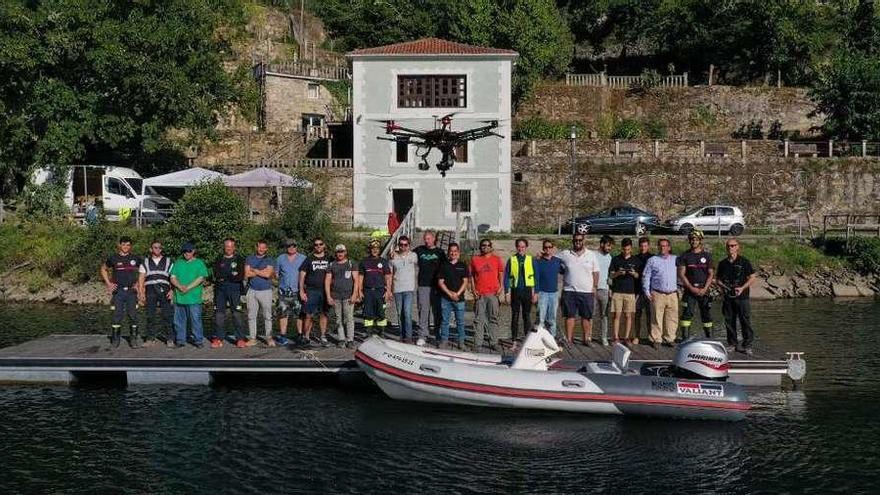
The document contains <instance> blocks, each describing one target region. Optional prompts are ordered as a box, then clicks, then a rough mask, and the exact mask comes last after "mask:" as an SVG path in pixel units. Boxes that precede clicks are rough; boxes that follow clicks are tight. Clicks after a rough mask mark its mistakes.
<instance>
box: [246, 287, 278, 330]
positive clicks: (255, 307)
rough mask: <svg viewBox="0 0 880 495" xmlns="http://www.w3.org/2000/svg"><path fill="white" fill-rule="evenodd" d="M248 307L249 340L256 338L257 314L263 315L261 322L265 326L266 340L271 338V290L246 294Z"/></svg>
mask: <svg viewBox="0 0 880 495" xmlns="http://www.w3.org/2000/svg"><path fill="white" fill-rule="evenodd" d="M247 307H248V337H249V338H250V339H251V340H255V339H256V338H257V313H258V312H262V313H263V321H264V322H265V325H266V340H269V339H270V338H272V289H267V290H254V289H251V290H249V291H248V293H247Z"/></svg>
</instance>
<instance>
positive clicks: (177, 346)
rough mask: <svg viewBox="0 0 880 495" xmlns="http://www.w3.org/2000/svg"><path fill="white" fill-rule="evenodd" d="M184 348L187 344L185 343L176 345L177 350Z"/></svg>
mask: <svg viewBox="0 0 880 495" xmlns="http://www.w3.org/2000/svg"><path fill="white" fill-rule="evenodd" d="M184 347H186V344H184V343H183V342H180V343H177V344H174V348H175V349H183V348H184Z"/></svg>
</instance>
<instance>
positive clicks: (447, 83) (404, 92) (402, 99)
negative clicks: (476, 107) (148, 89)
mask: <svg viewBox="0 0 880 495" xmlns="http://www.w3.org/2000/svg"><path fill="white" fill-rule="evenodd" d="M466 92H467V78H466V77H465V76H463V75H453V76H446V75H442V76H441V75H423V76H397V106H398V108H464V107H466V106H467V94H466Z"/></svg>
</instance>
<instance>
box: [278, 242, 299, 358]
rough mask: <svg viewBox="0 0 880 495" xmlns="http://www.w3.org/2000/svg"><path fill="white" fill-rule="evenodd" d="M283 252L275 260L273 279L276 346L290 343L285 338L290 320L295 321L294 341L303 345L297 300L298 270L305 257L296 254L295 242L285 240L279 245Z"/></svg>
mask: <svg viewBox="0 0 880 495" xmlns="http://www.w3.org/2000/svg"><path fill="white" fill-rule="evenodd" d="M281 247H282V248H284V252H283V253H281V254H280V255H278V258H276V259H275V278H277V279H278V336H277V337H275V341H276V342H277V343H278V345H281V346H286V345H288V344H289V343H290V340H288V338H287V324H288V321H290V318H295V319H296V341H297V343H298V344H302V343H303V340H304V339H303V337H302V320H301V319H300V317H299V316H300V310H301V309H302V302H301V301H300V299H299V269H300V268H301V267H302V264H303V263H304V262H305V261H306V256H305V255H304V254H302V253H300V252H297V248H296V241H295V240H293V239H285V240H284V242H282V243H281Z"/></svg>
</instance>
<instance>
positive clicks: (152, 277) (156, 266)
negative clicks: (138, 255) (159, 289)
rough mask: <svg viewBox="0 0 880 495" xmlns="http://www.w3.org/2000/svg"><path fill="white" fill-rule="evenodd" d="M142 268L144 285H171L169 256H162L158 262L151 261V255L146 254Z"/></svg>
mask: <svg viewBox="0 0 880 495" xmlns="http://www.w3.org/2000/svg"><path fill="white" fill-rule="evenodd" d="M144 269H145V270H146V273H145V275H146V276H145V278H144V280H145V281H144V285H158V284H163V285H169V286H170V285H171V258H169V257H168V256H162V258H161V259H160V260H159V262H158V263H156V262H154V261H153V257H152V256H147V258H146V259H145V260H144Z"/></svg>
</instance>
